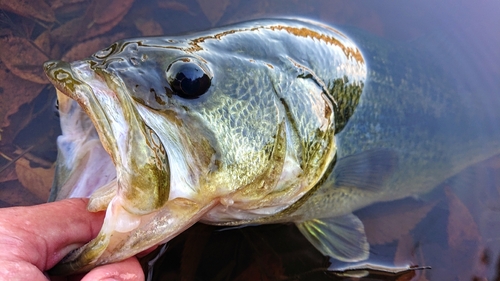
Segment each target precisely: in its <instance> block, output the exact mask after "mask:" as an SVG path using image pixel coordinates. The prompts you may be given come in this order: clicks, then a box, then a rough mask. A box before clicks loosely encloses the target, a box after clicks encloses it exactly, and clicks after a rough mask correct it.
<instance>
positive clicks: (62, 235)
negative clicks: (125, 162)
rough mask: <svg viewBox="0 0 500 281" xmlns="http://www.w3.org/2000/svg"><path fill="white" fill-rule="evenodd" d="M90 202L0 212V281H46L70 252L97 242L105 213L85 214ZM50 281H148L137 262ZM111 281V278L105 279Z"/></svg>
mask: <svg viewBox="0 0 500 281" xmlns="http://www.w3.org/2000/svg"><path fill="white" fill-rule="evenodd" d="M87 202H88V199H67V200H63V201H58V202H52V203H46V204H42V205H37V206H30V207H12V208H3V209H0V280H29V281H38V280H48V277H47V275H46V273H45V271H46V270H48V269H50V268H52V267H53V266H54V265H55V264H56V263H57V262H58V261H60V260H61V259H62V258H63V257H64V256H65V255H66V254H67V253H69V252H70V251H71V250H73V249H76V248H78V247H79V246H82V245H83V244H85V243H87V242H88V241H90V240H91V239H92V238H94V237H96V236H97V234H98V232H99V230H100V228H101V225H102V222H103V219H104V212H99V213H90V212H88V211H87V209H86V206H87ZM49 278H50V280H83V281H88V280H127V281H135V280H144V273H143V272H142V269H141V266H140V264H139V262H138V261H137V258H135V257H132V258H129V259H127V260H124V261H122V262H119V263H114V264H107V265H103V266H100V267H97V268H94V269H93V270H92V271H90V272H88V273H87V274H81V275H78V276H70V277H49ZM107 278H109V279H107Z"/></svg>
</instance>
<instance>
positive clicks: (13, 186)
mask: <svg viewBox="0 0 500 281" xmlns="http://www.w3.org/2000/svg"><path fill="white" fill-rule="evenodd" d="M0 198H1V200H2V201H3V202H6V203H8V204H9V205H10V206H28V205H34V204H40V203H43V202H45V201H44V200H41V199H40V198H38V197H37V196H36V195H34V194H33V193H31V192H30V191H29V190H27V189H25V188H24V187H23V186H22V185H21V183H19V182H18V181H8V182H4V183H2V184H1V186H0Z"/></svg>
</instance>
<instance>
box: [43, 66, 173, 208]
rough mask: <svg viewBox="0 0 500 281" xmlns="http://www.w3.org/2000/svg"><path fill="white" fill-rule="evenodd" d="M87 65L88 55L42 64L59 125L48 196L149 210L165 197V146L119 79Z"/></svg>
mask: <svg viewBox="0 0 500 281" xmlns="http://www.w3.org/2000/svg"><path fill="white" fill-rule="evenodd" d="M92 65H93V62H92V61H91V60H84V61H77V62H73V63H71V64H70V63H67V62H64V61H49V62H46V63H45V64H44V71H45V73H46V75H47V77H48V78H49V80H50V81H51V82H52V83H53V84H54V85H55V87H56V89H57V92H58V98H59V104H60V105H59V107H60V113H61V126H62V131H63V135H62V136H61V137H60V139H58V148H59V155H58V161H57V162H58V163H57V164H56V166H57V167H56V169H57V171H56V179H55V181H54V186H53V191H52V192H53V194H51V199H56V200H59V199H62V198H66V197H82V196H85V197H88V196H89V195H90V198H91V200H90V203H89V206H88V209H89V210H91V211H99V210H104V209H106V208H107V207H108V205H109V204H110V202H111V201H112V200H116V201H118V202H117V203H116V204H119V205H120V206H121V207H122V208H123V209H124V210H126V211H127V212H128V213H130V214H133V215H139V216H140V215H145V214H149V213H151V212H153V211H155V210H158V209H159V208H161V207H162V206H163V205H164V204H165V202H166V201H167V200H168V197H169V191H170V170H169V165H168V157H167V154H166V153H165V148H164V147H163V144H162V143H161V141H159V138H158V135H157V134H156V133H155V132H154V131H153V130H152V129H151V128H150V127H148V126H147V125H146V123H145V122H144V121H143V120H142V118H141V116H140V115H139V113H138V111H137V109H136V107H135V102H134V100H132V98H131V97H130V95H128V93H127V89H126V87H124V86H123V83H121V80H120V79H119V78H117V77H115V76H113V75H111V74H110V73H106V72H104V71H102V70H99V69H93V68H92ZM89 121H91V122H89ZM75 126H76V127H78V128H80V129H82V130H83V131H84V133H82V132H75V131H78V130H77V129H75ZM64 143H65V144H66V145H68V144H70V146H71V147H72V149H69V150H68V149H67V147H66V148H65V147H62V146H64V145H63V144H64ZM104 152H106V153H104ZM107 155H109V156H107ZM82 163H83V164H82ZM96 167H97V168H96ZM99 167H100V168H99ZM113 168H114V171H113ZM58 176H60V177H61V178H57V177H58ZM56 193H57V194H56Z"/></svg>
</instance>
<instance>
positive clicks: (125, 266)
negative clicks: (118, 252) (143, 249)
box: [82, 257, 144, 281]
mask: <svg viewBox="0 0 500 281" xmlns="http://www.w3.org/2000/svg"><path fill="white" fill-rule="evenodd" d="M91 280H92V281H94V280H102V281H104V280H119V281H122V280H123V281H125V280H126V281H143V280H144V272H143V271H142V268H141V265H140V264H139V261H138V260H137V258H135V257H132V258H128V259H126V260H124V261H121V262H118V263H112V264H106V265H103V266H99V267H96V268H94V269H93V270H91V271H90V272H89V273H88V274H87V275H85V277H84V278H83V279H82V281H91Z"/></svg>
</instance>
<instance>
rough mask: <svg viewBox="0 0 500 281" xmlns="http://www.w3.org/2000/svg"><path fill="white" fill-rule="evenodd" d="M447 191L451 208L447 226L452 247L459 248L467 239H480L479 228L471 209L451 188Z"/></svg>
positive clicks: (449, 242)
mask: <svg viewBox="0 0 500 281" xmlns="http://www.w3.org/2000/svg"><path fill="white" fill-rule="evenodd" d="M445 192H446V197H447V198H448V204H449V208H450V215H449V217H448V227H447V229H448V244H449V245H450V247H451V248H457V247H459V246H460V245H461V244H462V243H463V242H464V241H465V240H473V241H474V240H480V239H481V235H480V234H479V229H478V227H477V224H476V222H475V221H474V218H473V217H472V215H471V213H470V212H469V209H468V208H467V207H466V206H465V205H464V203H462V201H460V199H459V198H458V197H457V196H456V195H455V194H454V193H453V192H451V191H450V189H449V188H446V189H445Z"/></svg>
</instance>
